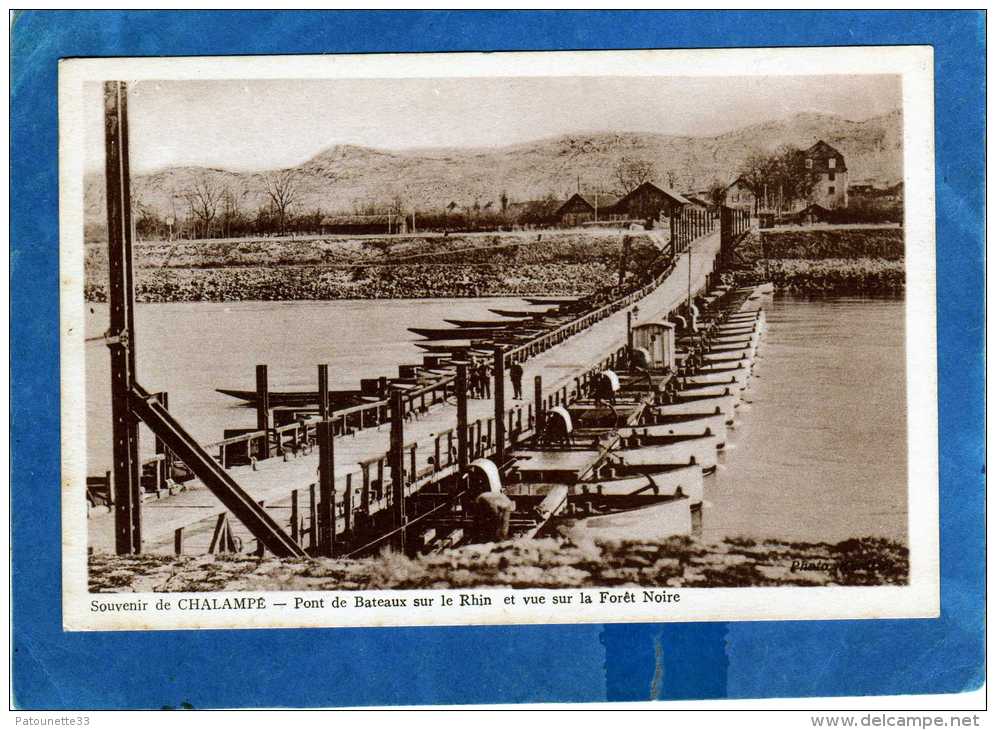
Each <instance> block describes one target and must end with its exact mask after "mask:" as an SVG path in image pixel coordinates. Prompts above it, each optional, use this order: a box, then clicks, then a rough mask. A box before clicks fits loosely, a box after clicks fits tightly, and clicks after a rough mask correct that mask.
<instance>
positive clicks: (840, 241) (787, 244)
mask: <svg viewBox="0 0 996 730" xmlns="http://www.w3.org/2000/svg"><path fill="white" fill-rule="evenodd" d="M904 243H905V241H904V237H903V229H902V228H898V227H881V226H869V227H867V228H860V227H850V228H819V227H814V228H798V229H796V228H792V229H776V230H762V231H751V232H750V233H749V234H748V235H747V236H746V237H745V239H744V240H743V241H741V242H740V244H739V245H738V246H737V256H738V257H739V258H740V260H741V261H742V262H743V266H744V268H742V269H741V271H740V272H739V273H738V275H737V282H738V284H740V285H748V284H752V283H759V282H762V281H771V282H772V283H773V284H774V285H775V288H777V289H780V290H782V291H790V292H794V293H798V294H841V295H843V294H857V295H898V294H902V293H903V291H905V288H906V265H905V259H904V253H905V249H904Z"/></svg>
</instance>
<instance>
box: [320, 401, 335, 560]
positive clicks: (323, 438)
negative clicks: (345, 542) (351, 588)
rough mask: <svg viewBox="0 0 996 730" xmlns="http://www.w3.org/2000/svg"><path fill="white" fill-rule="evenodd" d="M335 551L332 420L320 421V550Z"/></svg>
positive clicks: (321, 551) (324, 554)
mask: <svg viewBox="0 0 996 730" xmlns="http://www.w3.org/2000/svg"><path fill="white" fill-rule="evenodd" d="M334 551H335V441H334V439H333V435H332V421H319V422H318V552H319V553H320V554H321V555H323V556H325V557H326V558H331V557H332V553H333V552H334Z"/></svg>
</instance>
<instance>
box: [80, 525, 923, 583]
mask: <svg viewBox="0 0 996 730" xmlns="http://www.w3.org/2000/svg"><path fill="white" fill-rule="evenodd" d="M89 575H90V579H89V580H90V590H91V591H93V592H122V591H139V592H145V591H156V592H185V591H271V590H298V591H313V590H373V589H384V588H411V589H419V588H471V587H513V588H588V587H599V586H601V587H606V586H646V587H651V586H660V587H664V586H668V587H679V588H680V587H687V588H692V587H695V588H710V587H720V586H726V587H736V586H745V587H746V586H828V585H845V586H868V585H904V584H906V583H907V581H908V577H909V551H908V550H907V549H906V548H905V547H904V546H902V545H900V544H899V543H896V542H894V541H891V540H885V539H881V538H872V537H864V538H858V539H851V540H845V541H843V542H839V543H836V544H828V543H796V542H784V541H776V540H759V541H755V540H749V539H743V538H728V539H726V540H723V541H721V542H714V543H708V542H703V541H701V540H698V539H695V538H688V537H675V538H670V539H667V540H660V541H627V542H613V543H604V544H594V543H588V544H583V545H579V544H573V543H571V542H568V541H564V540H561V539H557V538H549V539H543V540H521V541H513V542H504V543H490V544H482V545H468V546H465V547H462V548H458V549H454V550H447V551H444V552H441V553H434V554H431V555H424V556H419V557H416V558H407V557H405V556H403V555H398V554H385V555H383V556H380V557H373V558H365V559H360V560H330V559H311V558H305V559H292V560H278V559H276V558H272V557H268V558H256V557H253V556H250V555H247V554H236V555H218V556H214V555H201V556H196V557H174V556H169V555H136V556H114V555H105V554H94V555H91V556H90V570H89Z"/></svg>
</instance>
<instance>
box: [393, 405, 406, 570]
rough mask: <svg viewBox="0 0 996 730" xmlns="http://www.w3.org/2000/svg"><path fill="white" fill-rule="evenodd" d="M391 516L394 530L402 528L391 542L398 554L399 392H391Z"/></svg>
mask: <svg viewBox="0 0 996 730" xmlns="http://www.w3.org/2000/svg"><path fill="white" fill-rule="evenodd" d="M391 514H392V516H393V518H394V519H393V525H394V528H395V529H397V528H402V529H401V531H400V532H399V533H397V534H396V535H395V536H394V539H393V540H392V541H391V542H392V544H393V545H394V547H395V549H396V550H398V551H399V552H404V550H405V529H404V526H405V523H406V522H407V521H408V518H407V517H406V515H405V412H404V401H403V395H402V392H401V391H400V390H394V391H392V392H391Z"/></svg>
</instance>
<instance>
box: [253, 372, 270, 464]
mask: <svg viewBox="0 0 996 730" xmlns="http://www.w3.org/2000/svg"><path fill="white" fill-rule="evenodd" d="M256 430H257V431H266V436H265V437H264V438H263V441H262V443H261V444H260V453H259V458H260V459H269V458H270V382H269V376H268V375H267V369H266V365H257V366H256Z"/></svg>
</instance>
